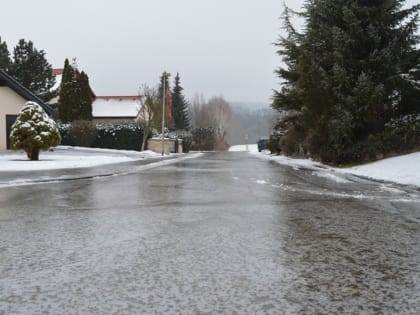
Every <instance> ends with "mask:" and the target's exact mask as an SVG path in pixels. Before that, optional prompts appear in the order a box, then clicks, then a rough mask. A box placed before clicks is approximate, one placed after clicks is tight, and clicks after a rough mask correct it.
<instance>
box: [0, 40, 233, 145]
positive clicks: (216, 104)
mask: <svg viewBox="0 0 420 315" xmlns="http://www.w3.org/2000/svg"><path fill="white" fill-rule="evenodd" d="M0 69H4V70H6V71H7V72H8V73H9V74H10V75H11V76H13V77H14V78H15V79H16V80H17V81H18V82H20V83H21V84H22V85H23V86H25V87H26V88H28V89H29V90H30V91H31V92H32V93H34V94H35V95H36V96H38V97H39V98H40V99H41V100H43V101H44V102H49V103H50V105H51V106H52V107H53V108H54V109H55V116H54V118H55V119H56V120H58V121H59V122H60V123H64V124H67V123H70V125H71V126H70V130H71V132H72V134H74V135H79V136H78V137H76V136H75V137H76V138H80V139H75V141H76V140H77V141H76V142H77V143H80V144H83V145H85V144H86V143H88V142H89V141H88V140H89V139H91V138H92V137H93V136H92V135H93V134H94V133H95V132H96V127H95V126H93V124H92V123H91V121H92V118H93V117H92V102H93V100H94V98H95V95H94V93H93V92H92V90H91V88H90V85H89V78H88V75H87V74H86V73H85V72H84V71H82V72H79V70H78V69H77V65H76V62H75V59H74V60H73V62H72V63H70V62H69V60H68V59H66V60H65V62H64V69H63V73H62V78H61V84H60V86H59V87H57V88H56V89H54V86H55V84H56V78H55V76H54V75H53V72H52V66H51V64H50V63H49V62H48V60H47V59H46V53H45V51H44V50H38V49H37V48H35V46H34V44H33V42H32V41H26V40H24V39H21V40H19V42H18V44H17V45H16V47H15V48H14V49H13V52H12V54H11V53H10V52H9V50H8V47H7V43H6V42H4V41H2V40H1V38H0ZM163 80H166V81H165V85H166V86H167V87H169V95H170V100H171V105H172V106H171V109H170V115H168V116H169V117H167V120H166V128H167V131H168V132H172V133H173V134H177V135H180V136H182V137H184V138H185V140H186V142H191V144H192V148H196V149H201V150H213V149H220V150H222V149H226V148H227V147H228V144H227V135H228V132H229V126H230V124H231V121H232V113H231V109H230V106H229V104H228V103H227V102H226V100H225V99H224V98H223V97H212V98H210V99H209V100H208V101H206V100H204V97H202V96H201V97H199V96H195V97H194V98H193V100H192V102H189V101H188V100H187V98H186V97H185V95H184V92H183V90H184V89H183V87H182V85H181V77H180V75H179V73H177V74H176V76H175V78H174V80H173V86H171V83H172V82H170V80H169V78H167V77H166V78H165V77H164V76H161V78H160V82H159V84H158V85H157V87H156V88H150V87H149V86H147V85H143V86H142V87H141V88H140V91H139V99H140V103H141V104H139V108H140V113H139V116H138V125H139V126H140V127H141V128H142V129H143V130H144V137H143V143H142V149H145V147H146V143H147V138H148V137H150V136H151V135H152V134H153V133H155V134H156V133H159V132H160V130H161V122H162V100H163V82H164V81H163ZM56 97H57V99H58V102H55V101H54V99H55V98H56ZM84 138H86V139H85V140H86V141H85V140H84Z"/></svg>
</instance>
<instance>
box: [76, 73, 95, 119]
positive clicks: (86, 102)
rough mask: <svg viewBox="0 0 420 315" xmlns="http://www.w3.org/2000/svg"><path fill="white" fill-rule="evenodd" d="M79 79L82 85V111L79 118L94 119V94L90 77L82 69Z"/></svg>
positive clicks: (80, 107) (80, 104)
mask: <svg viewBox="0 0 420 315" xmlns="http://www.w3.org/2000/svg"><path fill="white" fill-rule="evenodd" d="M78 81H79V86H80V101H79V109H80V112H79V115H78V117H77V119H80V120H92V94H91V89H90V85H89V77H88V76H87V74H86V73H85V72H83V71H82V73H81V74H80V77H79V80H78Z"/></svg>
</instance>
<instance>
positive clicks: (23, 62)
mask: <svg viewBox="0 0 420 315" xmlns="http://www.w3.org/2000/svg"><path fill="white" fill-rule="evenodd" d="M9 73H10V74H11V75H12V76H13V77H14V78H15V79H16V80H17V81H18V82H19V83H21V84H22V85H23V86H24V87H26V88H27V89H29V90H30V91H31V92H32V93H34V94H35V95H36V96H38V97H39V98H41V99H42V100H44V101H48V100H49V99H51V98H52V97H54V94H53V93H52V92H51V88H52V87H53V86H54V84H55V77H54V76H53V73H52V67H51V64H49V63H48V61H47V59H46V57H45V52H44V51H43V50H40V51H38V50H37V49H36V48H35V47H34V45H33V43H32V41H28V42H26V41H25V40H24V39H21V40H19V42H18V44H17V45H16V47H15V48H14V50H13V63H12V64H11V66H10V69H9Z"/></svg>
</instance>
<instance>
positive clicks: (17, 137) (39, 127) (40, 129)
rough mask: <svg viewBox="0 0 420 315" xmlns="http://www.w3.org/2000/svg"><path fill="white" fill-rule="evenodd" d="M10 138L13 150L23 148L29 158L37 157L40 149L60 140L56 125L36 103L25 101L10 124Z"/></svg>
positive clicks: (34, 158) (58, 142)
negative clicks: (13, 121)
mask: <svg viewBox="0 0 420 315" xmlns="http://www.w3.org/2000/svg"><path fill="white" fill-rule="evenodd" d="M10 140H11V144H12V149H13V150H24V151H25V152H26V154H27V156H28V158H30V159H31V160H38V159H39V152H40V151H41V150H48V149H49V148H50V147H53V146H57V145H59V144H60V142H61V137H60V132H59V131H58V128H57V125H56V123H55V122H54V120H52V119H51V118H49V117H48V115H47V114H46V113H45V112H44V110H43V109H42V108H41V106H39V105H38V104H37V103H34V102H27V103H26V104H25V105H24V106H23V108H22V110H21V111H20V113H19V115H18V117H17V118H16V121H15V123H14V124H13V125H12V130H11V133H10Z"/></svg>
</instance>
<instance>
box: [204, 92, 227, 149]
mask: <svg viewBox="0 0 420 315" xmlns="http://www.w3.org/2000/svg"><path fill="white" fill-rule="evenodd" d="M207 119H208V121H209V123H210V125H211V127H213V128H214V129H215V130H216V134H217V136H218V138H219V139H218V140H219V141H220V142H221V143H223V144H224V143H226V137H227V134H228V132H229V129H230V128H231V125H232V111H231V109H230V106H229V103H228V102H227V101H226V100H225V99H224V98H223V97H222V96H216V97H212V98H211V99H210V100H209V101H208V103H207Z"/></svg>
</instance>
